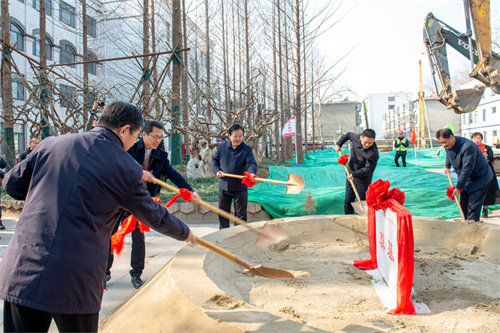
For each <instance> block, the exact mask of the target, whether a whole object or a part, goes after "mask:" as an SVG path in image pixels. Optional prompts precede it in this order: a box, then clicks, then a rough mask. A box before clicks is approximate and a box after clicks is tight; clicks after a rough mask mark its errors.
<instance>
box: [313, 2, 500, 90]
mask: <svg viewBox="0 0 500 333" xmlns="http://www.w3.org/2000/svg"><path fill="white" fill-rule="evenodd" d="M318 1H322V0H318ZM490 2H491V7H492V15H491V19H492V25H494V28H497V29H500V0H491V1H490ZM348 10H351V12H350V13H349V14H348V15H347V16H346V17H345V18H344V19H343V20H342V21H341V22H339V23H338V24H337V25H335V26H334V27H333V28H331V29H330V30H329V31H328V32H327V33H325V34H324V35H323V36H322V37H321V39H320V48H321V49H322V50H323V52H325V53H326V54H328V56H329V57H331V58H332V60H333V59H338V58H339V57H341V56H342V55H343V54H345V53H346V52H348V51H349V50H350V49H351V48H352V47H354V46H355V45H356V44H357V46H355V48H354V50H353V51H352V52H351V54H350V55H349V56H348V57H347V60H348V67H349V70H348V72H347V74H346V75H345V76H344V80H345V82H347V83H348V84H349V85H350V86H351V88H352V89H353V90H354V91H355V92H356V93H357V95H358V98H360V99H361V98H363V97H365V96H366V95H367V94H373V93H390V92H399V91H410V92H414V93H416V92H417V91H418V90H419V70H418V61H419V60H422V71H423V75H424V79H425V77H427V78H428V77H430V66H429V63H428V61H427V56H426V55H425V54H422V53H424V52H425V46H424V44H423V35H422V28H423V23H424V19H425V17H426V15H427V14H428V13H429V12H432V13H433V14H434V16H435V17H437V18H438V19H440V20H441V21H444V22H446V23H447V24H448V25H450V26H452V27H453V28H455V29H457V30H459V31H461V32H464V33H465V15H464V7H463V2H462V0H432V1H426V0H396V1H394V0H385V1H384V0H364V1H363V0H361V1H360V0H344V1H343V5H342V7H341V12H343V13H345V12H347V11H348ZM339 15H340V13H339V14H336V15H335V17H336V19H338V17H339ZM495 18H496V20H495ZM448 49H449V51H448V53H449V57H450V62H451V64H450V71H451V72H452V73H453V72H454V70H455V69H456V68H457V67H459V66H461V67H463V66H466V65H467V64H468V62H467V61H468V60H467V59H466V58H464V57H463V56H461V55H459V54H458V53H457V52H456V51H455V50H453V49H451V48H448Z"/></svg>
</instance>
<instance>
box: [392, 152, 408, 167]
mask: <svg viewBox="0 0 500 333" xmlns="http://www.w3.org/2000/svg"><path fill="white" fill-rule="evenodd" d="M400 157H401V161H402V162H403V167H405V168H406V154H404V155H402V154H398V153H396V155H394V163H396V166H397V167H398V168H399V163H398V160H399V158H400Z"/></svg>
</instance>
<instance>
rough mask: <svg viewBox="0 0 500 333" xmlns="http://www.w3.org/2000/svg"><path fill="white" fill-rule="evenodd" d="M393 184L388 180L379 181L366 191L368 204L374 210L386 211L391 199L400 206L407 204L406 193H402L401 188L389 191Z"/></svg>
mask: <svg viewBox="0 0 500 333" xmlns="http://www.w3.org/2000/svg"><path fill="white" fill-rule="evenodd" d="M390 186H391V183H389V181H388V180H382V179H379V180H377V181H376V182H375V183H372V184H370V186H368V191H366V204H367V205H368V207H371V208H373V209H374V210H379V209H381V210H384V209H386V208H387V207H388V206H389V204H388V202H387V201H388V200H389V199H394V200H396V201H397V202H398V203H399V204H401V205H403V204H404V203H405V193H404V192H401V190H400V189H399V188H392V189H391V190H389V187H390Z"/></svg>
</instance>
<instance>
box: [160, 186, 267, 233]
mask: <svg viewBox="0 0 500 333" xmlns="http://www.w3.org/2000/svg"><path fill="white" fill-rule="evenodd" d="M155 182H156V184H158V185H161V186H163V187H165V188H167V189H169V190H170V191H172V192H175V193H179V189H178V188H176V187H174V186H172V185H169V184H167V183H165V182H163V181H161V180H159V179H157V178H155ZM198 205H200V206H203V207H206V208H208V209H210V210H211V211H214V212H216V213H217V214H219V215H220V216H222V217H225V218H226V219H228V220H231V221H234V222H236V223H238V224H241V225H244V226H245V227H247V228H248V229H250V230H251V231H253V232H255V233H256V234H258V235H260V232H259V231H258V230H257V229H255V228H253V227H251V226H249V225H248V224H247V223H246V222H245V221H243V220H242V219H239V218H237V217H236V216H234V215H231V214H229V213H228V212H226V211H224V210H222V209H220V208H217V207H214V206H212V205H211V204H209V203H207V202H205V201H203V200H201V199H200V201H198Z"/></svg>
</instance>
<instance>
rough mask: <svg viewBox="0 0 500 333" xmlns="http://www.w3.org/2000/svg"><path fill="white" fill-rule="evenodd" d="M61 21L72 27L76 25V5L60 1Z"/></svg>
mask: <svg viewBox="0 0 500 333" xmlns="http://www.w3.org/2000/svg"><path fill="white" fill-rule="evenodd" d="M59 21H61V22H63V23H66V24H67V25H69V26H70V27H73V28H74V27H75V7H73V6H70V5H68V4H67V3H65V2H62V1H61V2H60V3H59Z"/></svg>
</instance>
